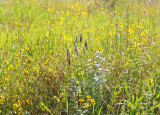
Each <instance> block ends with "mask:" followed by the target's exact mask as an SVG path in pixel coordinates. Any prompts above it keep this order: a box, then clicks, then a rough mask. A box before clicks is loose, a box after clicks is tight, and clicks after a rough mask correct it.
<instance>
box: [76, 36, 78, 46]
mask: <svg viewBox="0 0 160 115" xmlns="http://www.w3.org/2000/svg"><path fill="white" fill-rule="evenodd" d="M76 42H77V44H78V34H77V35H76Z"/></svg>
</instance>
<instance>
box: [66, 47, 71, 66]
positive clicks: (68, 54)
mask: <svg viewBox="0 0 160 115" xmlns="http://www.w3.org/2000/svg"><path fill="white" fill-rule="evenodd" d="M67 62H68V65H70V64H71V54H70V51H69V46H67Z"/></svg>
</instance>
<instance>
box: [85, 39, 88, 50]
mask: <svg viewBox="0 0 160 115" xmlns="http://www.w3.org/2000/svg"><path fill="white" fill-rule="evenodd" d="M85 47H86V50H88V40H87V38H86V39H85Z"/></svg>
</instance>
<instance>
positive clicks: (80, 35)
mask: <svg viewBox="0 0 160 115" xmlns="http://www.w3.org/2000/svg"><path fill="white" fill-rule="evenodd" d="M80 42H82V32H81V33H80Z"/></svg>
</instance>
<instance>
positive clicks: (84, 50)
mask: <svg viewBox="0 0 160 115" xmlns="http://www.w3.org/2000/svg"><path fill="white" fill-rule="evenodd" d="M83 53H86V47H85V45H83Z"/></svg>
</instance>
